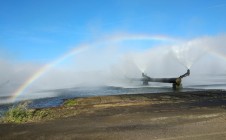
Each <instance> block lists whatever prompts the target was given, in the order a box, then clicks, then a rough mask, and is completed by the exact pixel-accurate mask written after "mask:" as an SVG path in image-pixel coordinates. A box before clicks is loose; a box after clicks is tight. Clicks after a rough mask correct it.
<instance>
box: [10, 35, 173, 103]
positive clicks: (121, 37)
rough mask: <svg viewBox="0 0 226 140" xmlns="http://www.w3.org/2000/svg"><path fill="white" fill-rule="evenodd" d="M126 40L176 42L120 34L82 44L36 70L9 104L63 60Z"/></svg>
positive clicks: (151, 36)
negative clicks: (101, 45) (106, 44)
mask: <svg viewBox="0 0 226 140" xmlns="http://www.w3.org/2000/svg"><path fill="white" fill-rule="evenodd" d="M126 40H157V41H169V42H171V41H176V40H175V39H173V38H170V37H167V36H163V35H145V34H141V35H134V34H133V35H129V34H120V35H114V36H110V37H107V38H104V39H102V40H99V41H96V42H93V43H89V44H83V45H79V46H77V47H75V48H74V49H72V50H70V51H69V52H67V53H65V54H63V55H62V56H60V57H59V58H57V59H56V60H55V61H53V62H51V63H49V64H47V65H45V66H43V67H42V68H40V69H39V70H37V71H36V72H35V73H34V74H33V75H31V76H30V77H29V78H28V79H27V80H25V82H24V83H23V84H22V85H21V86H20V87H19V88H17V89H16V90H15V92H13V94H12V96H11V98H10V101H11V102H15V101H16V100H17V98H18V97H19V96H21V95H22V94H23V93H24V92H25V91H26V89H28V88H29V86H30V85H32V83H33V82H34V81H36V80H37V79H38V78H40V77H41V76H42V75H43V74H44V73H46V72H47V71H49V70H50V69H52V68H53V67H55V66H56V65H58V64H59V63H61V62H62V61H64V60H65V59H68V58H69V57H72V56H74V55H76V54H79V53H82V52H83V51H85V50H87V49H88V48H90V47H93V46H97V45H100V44H103V43H109V42H110V43H111V42H116V43H117V42H122V41H126Z"/></svg>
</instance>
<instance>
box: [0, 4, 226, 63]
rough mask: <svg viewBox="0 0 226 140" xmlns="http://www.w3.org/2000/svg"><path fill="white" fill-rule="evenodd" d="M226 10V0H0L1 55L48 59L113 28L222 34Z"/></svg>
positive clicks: (173, 33)
mask: <svg viewBox="0 0 226 140" xmlns="http://www.w3.org/2000/svg"><path fill="white" fill-rule="evenodd" d="M225 15H226V1H225V0H210V1H206V0H155V1H154V0H0V55H1V56H0V58H1V57H3V58H6V59H7V58H9V59H13V60H17V61H23V62H24V61H25V62H30V61H32V62H49V61H51V60H53V59H55V58H57V57H59V56H60V55H62V54H64V53H65V52H67V51H68V50H70V49H71V48H72V47H73V46H76V45H77V44H80V43H84V42H90V41H94V40H96V39H98V38H100V37H103V36H106V35H111V34H116V33H129V34H151V35H166V36H172V37H178V38H185V39H186V38H196V37H200V36H214V35H218V34H225V32H226V26H225V25H226V16H225Z"/></svg>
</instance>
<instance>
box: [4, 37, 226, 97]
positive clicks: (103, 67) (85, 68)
mask: <svg viewBox="0 0 226 140" xmlns="http://www.w3.org/2000/svg"><path fill="white" fill-rule="evenodd" d="M100 40H103V42H104V43H101V42H100V41H99V43H96V44H95V45H93V44H92V45H89V44H88V49H87V50H86V51H83V52H81V53H78V54H76V55H74V56H72V57H70V58H68V59H66V60H64V61H63V62H62V63H60V64H58V65H56V66H54V67H52V68H51V69H50V70H48V71H46V72H45V73H44V74H43V75H42V76H41V77H39V78H38V79H36V80H35V81H34V82H33V83H32V84H31V85H30V86H29V88H28V89H27V90H26V93H25V95H26V94H30V93H34V92H39V91H42V90H50V89H62V88H73V87H81V86H103V85H106V86H129V85H130V84H131V85H132V84H133V85H134V83H130V82H128V80H127V79H126V77H129V78H140V77H141V73H142V72H144V73H146V74H147V75H149V76H150V77H153V78H168V77H179V76H180V75H181V74H184V73H185V72H186V70H187V69H190V70H191V76H189V77H186V78H185V79H183V82H182V83H183V86H184V87H186V86H188V87H189V86H191V85H193V86H194V85H202V84H207V81H208V84H209V85H211V84H216V83H224V82H225V81H226V79H224V78H226V77H225V76H226V65H225V64H226V57H225V56H226V49H225V48H226V46H225V44H226V36H225V35H218V36H208V37H199V38H195V39H188V40H181V39H175V40H177V41H174V42H173V43H172V42H168V41H164V42H162V41H159V42H157V43H156V42H155V43H154V44H153V42H152V41H149V42H146V43H143V42H144V40H141V39H139V40H136V38H133V39H131V40H127V41H126V42H125V41H121V42H120V41H116V42H112V40H111V41H110V40H108V39H106V40H105V39H100ZM130 41H133V42H134V41H136V45H134V46H132V47H131V43H128V42H130ZM141 48H142V49H141ZM62 54H63V53H62ZM48 63H51V62H48ZM45 65H46V64H36V63H25V62H23V63H18V62H16V61H13V60H6V59H4V58H1V59H0V67H1V68H0V77H1V79H0V91H1V92H0V96H6V95H9V96H10V95H12V94H13V92H14V91H16V90H17V88H19V87H20V86H21V85H22V84H23V83H24V82H25V81H26V80H27V79H28V78H29V77H31V76H32V75H33V74H34V73H35V72H36V71H38V70H39V69H40V68H41V67H43V66H45ZM219 75H223V76H222V78H221V79H220V80H219V81H216V77H217V76H219ZM205 77H206V78H205ZM206 79H208V80H206ZM136 84H137V85H140V84H141V83H139V82H137V83H135V85H136ZM160 85H161V84H160Z"/></svg>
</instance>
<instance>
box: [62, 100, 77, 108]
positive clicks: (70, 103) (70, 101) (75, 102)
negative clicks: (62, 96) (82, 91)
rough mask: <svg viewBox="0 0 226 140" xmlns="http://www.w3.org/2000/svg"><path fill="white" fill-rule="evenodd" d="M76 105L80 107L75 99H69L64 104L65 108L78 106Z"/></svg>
mask: <svg viewBox="0 0 226 140" xmlns="http://www.w3.org/2000/svg"><path fill="white" fill-rule="evenodd" d="M76 105H78V101H77V100H74V99H69V100H66V101H65V102H64V106H66V107H71V106H76Z"/></svg>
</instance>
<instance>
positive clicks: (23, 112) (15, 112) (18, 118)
mask: <svg viewBox="0 0 226 140" xmlns="http://www.w3.org/2000/svg"><path fill="white" fill-rule="evenodd" d="M27 105H28V103H22V104H19V105H18V106H15V107H12V108H10V109H9V110H8V111H7V112H6V114H5V117H4V121H6V122H15V123H21V122H24V121H26V120H27V119H30V118H31V117H32V115H33V110H28V109H27Z"/></svg>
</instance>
